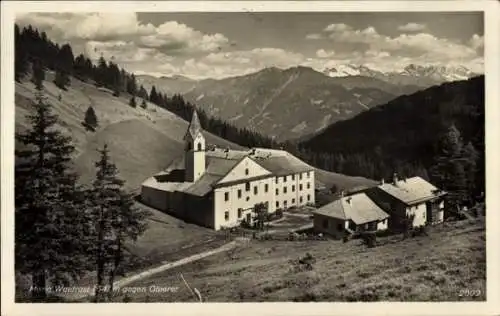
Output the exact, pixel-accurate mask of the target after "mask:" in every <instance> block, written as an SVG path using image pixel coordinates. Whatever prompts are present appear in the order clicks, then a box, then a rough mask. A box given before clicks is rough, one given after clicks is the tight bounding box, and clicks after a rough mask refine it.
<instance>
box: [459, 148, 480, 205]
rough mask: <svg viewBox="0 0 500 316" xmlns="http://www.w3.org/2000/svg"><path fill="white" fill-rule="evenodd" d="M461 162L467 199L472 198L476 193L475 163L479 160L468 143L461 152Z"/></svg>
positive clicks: (476, 153) (475, 151) (477, 154)
mask: <svg viewBox="0 0 500 316" xmlns="http://www.w3.org/2000/svg"><path fill="white" fill-rule="evenodd" d="M462 156H463V159H464V160H463V162H464V172H465V175H466V179H467V191H468V193H469V197H470V198H471V197H473V196H474V195H475V194H477V193H479V192H477V191H478V190H477V188H476V186H477V185H476V179H477V162H478V159H479V153H478V152H477V150H476V148H474V145H472V143H471V142H468V143H467V145H466V146H465V147H464V148H463V151H462Z"/></svg>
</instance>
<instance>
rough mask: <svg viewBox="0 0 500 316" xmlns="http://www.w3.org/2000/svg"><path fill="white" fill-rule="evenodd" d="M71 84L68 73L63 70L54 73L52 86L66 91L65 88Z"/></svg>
mask: <svg viewBox="0 0 500 316" xmlns="http://www.w3.org/2000/svg"><path fill="white" fill-rule="evenodd" d="M70 83H71V81H70V78H69V75H68V73H67V72H66V71H65V70H63V69H58V70H57V71H56V77H55V79H54V84H55V85H56V86H57V87H58V88H59V89H62V90H66V88H67V86H69V85H70Z"/></svg>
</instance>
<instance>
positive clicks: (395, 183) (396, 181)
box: [392, 172, 398, 185]
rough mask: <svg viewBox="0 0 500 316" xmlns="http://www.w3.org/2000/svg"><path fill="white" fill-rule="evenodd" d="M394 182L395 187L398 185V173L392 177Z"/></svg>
mask: <svg viewBox="0 0 500 316" xmlns="http://www.w3.org/2000/svg"><path fill="white" fill-rule="evenodd" d="M392 182H393V184H394V185H397V184H398V174H397V173H396V172H394V174H393V175H392Z"/></svg>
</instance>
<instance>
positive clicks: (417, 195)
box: [378, 177, 442, 205]
mask: <svg viewBox="0 0 500 316" xmlns="http://www.w3.org/2000/svg"><path fill="white" fill-rule="evenodd" d="M378 188H379V189H380V190H382V191H384V192H386V193H387V194H390V195H391V196H393V197H395V198H396V199H398V200H400V201H402V202H403V203H405V204H408V205H411V204H415V203H420V202H423V201H427V200H430V199H433V198H435V197H437V196H439V194H442V193H440V191H439V190H438V188H436V187H435V186H434V185H432V184H431V183H429V182H427V181H426V180H424V179H422V178H421V177H413V178H408V179H404V180H398V181H397V182H396V184H394V183H384V184H381V185H379V186H378Z"/></svg>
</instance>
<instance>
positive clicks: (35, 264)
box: [15, 93, 89, 300]
mask: <svg viewBox="0 0 500 316" xmlns="http://www.w3.org/2000/svg"><path fill="white" fill-rule="evenodd" d="M36 98H37V104H36V106H35V113H34V114H32V115H29V116H28V119H29V121H30V123H31V127H30V128H29V129H28V130H27V131H25V132H24V133H20V134H17V135H16V139H17V141H19V143H20V144H22V146H21V148H19V149H18V150H16V167H15V256H16V260H15V262H16V270H17V271H19V272H21V273H23V274H29V275H31V276H32V291H31V294H32V298H33V299H35V300H43V299H44V298H45V297H46V295H47V292H46V286H47V285H48V284H47V281H48V280H49V279H50V281H51V283H52V285H56V284H65V285H67V284H69V282H71V281H72V280H75V279H76V278H78V277H79V276H80V275H81V274H82V273H83V272H84V271H86V270H87V269H88V261H87V257H86V253H87V249H88V246H89V244H88V239H87V238H86V236H88V225H87V224H88V217H87V215H88V214H87V213H86V211H85V210H86V209H85V207H84V202H85V198H84V196H85V191H84V190H83V189H82V188H81V187H79V186H78V185H77V175H76V174H75V173H73V172H72V171H71V170H70V169H69V163H70V161H71V155H72V153H73V151H74V148H73V146H72V145H71V139H70V138H69V137H65V136H63V135H62V134H61V133H60V132H59V131H58V130H57V129H55V126H56V124H57V122H58V118H57V116H56V115H54V114H53V113H52V106H51V105H50V104H48V103H47V102H46V100H45V99H44V97H43V95H42V94H41V93H37V95H36Z"/></svg>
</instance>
